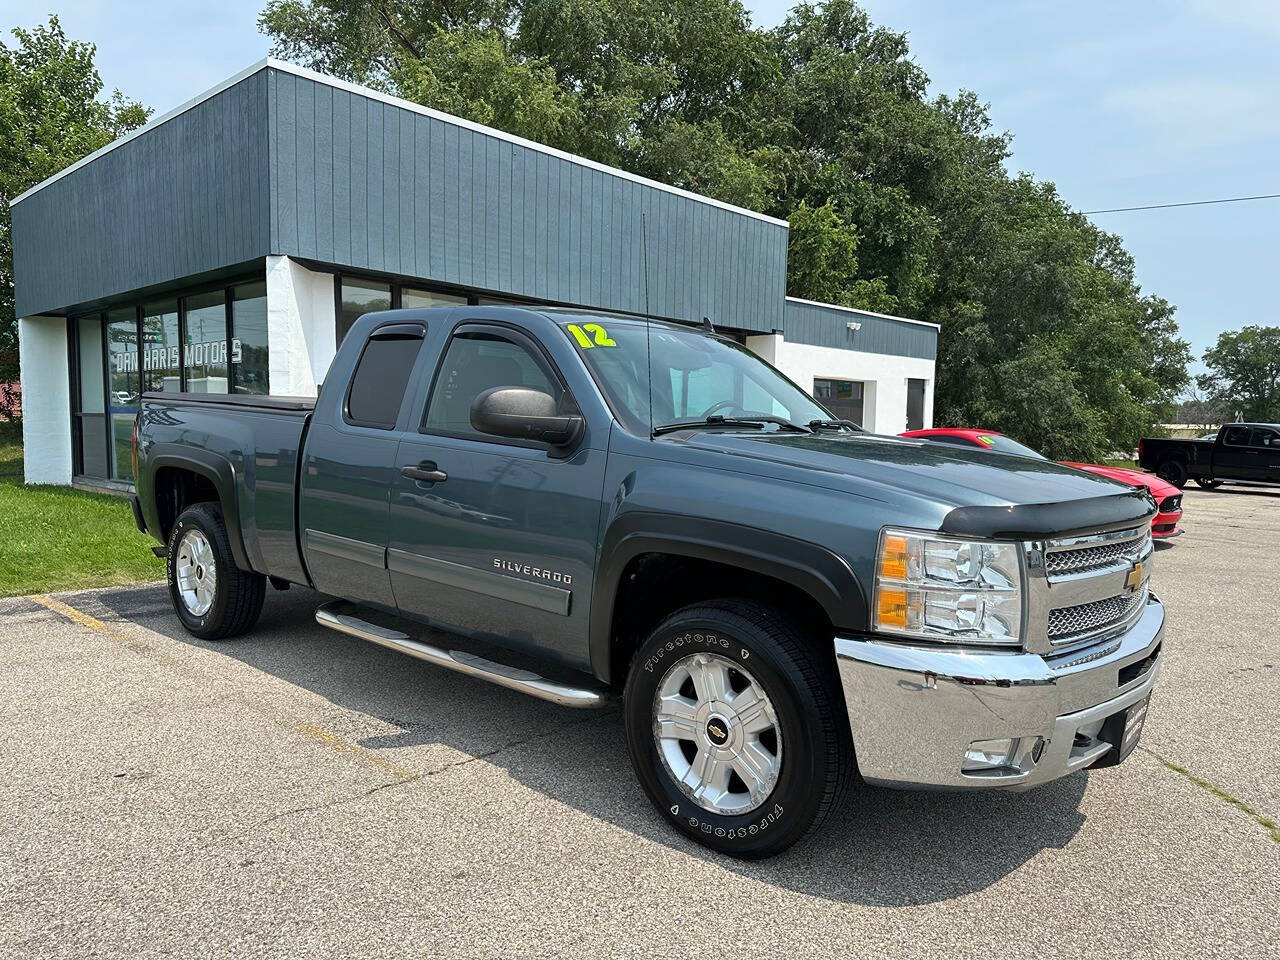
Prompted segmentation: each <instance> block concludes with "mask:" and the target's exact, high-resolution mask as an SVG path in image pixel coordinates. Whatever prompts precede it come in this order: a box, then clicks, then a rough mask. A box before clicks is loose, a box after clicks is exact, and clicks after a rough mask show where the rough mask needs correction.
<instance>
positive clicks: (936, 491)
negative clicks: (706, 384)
mask: <svg viewBox="0 0 1280 960" xmlns="http://www.w3.org/2000/svg"><path fill="white" fill-rule="evenodd" d="M685 442H687V443H689V444H690V445H691V446H697V447H701V448H704V449H715V450H718V451H720V452H722V453H726V454H730V455H733V456H740V457H743V458H748V459H750V460H751V461H753V462H755V463H756V464H761V463H762V462H763V463H773V464H777V465H786V466H791V467H799V468H802V469H803V470H805V471H806V472H807V473H809V474H810V476H809V477H807V478H806V481H807V482H810V483H814V484H818V485H821V486H828V487H832V488H835V489H841V490H847V491H849V492H850V493H857V494H860V495H863V496H868V497H871V498H877V499H884V498H885V497H886V496H887V495H889V494H891V493H892V492H896V493H898V494H907V495H913V496H915V497H917V498H919V499H922V500H928V501H930V502H932V503H936V504H941V505H943V506H949V507H951V508H952V509H951V510H950V512H949V513H948V514H947V516H946V520H945V521H944V523H943V525H942V529H943V530H944V531H946V532H951V533H956V534H965V535H974V536H991V537H1001V538H1017V539H1028V538H1035V537H1045V536H1061V535H1065V534H1069V533H1075V532H1080V531H1084V530H1097V529H1100V528H1105V527H1110V526H1120V525H1123V524H1132V523H1134V522H1136V521H1139V520H1145V519H1147V518H1149V517H1150V516H1151V515H1153V514H1154V512H1155V505H1154V504H1153V503H1152V502H1151V501H1150V499H1149V498H1148V496H1147V495H1146V493H1145V491H1143V490H1142V489H1137V488H1132V487H1121V486H1119V485H1118V484H1117V483H1116V482H1115V481H1112V480H1109V479H1106V478H1103V477H1098V476H1094V475H1093V474H1089V473H1085V472H1084V471H1081V470H1073V469H1071V468H1070V467H1064V466H1062V465H1061V464H1057V463H1054V462H1053V461H1051V460H1035V459H1031V458H1029V457H1016V456H1011V455H1007V454H1001V453H995V452H992V451H989V450H977V449H974V450H968V449H965V448H964V447H958V446H957V447H953V446H945V445H943V444H937V443H928V442H922V441H919V440H910V439H903V438H900V437H888V436H879V435H875V434H857V435H852V436H849V435H836V434H791V433H772V432H771V433H768V434H765V433H759V434H738V433H716V432H713V431H702V432H697V433H693V434H690V435H689V436H688V439H687V440H686V441H685Z"/></svg>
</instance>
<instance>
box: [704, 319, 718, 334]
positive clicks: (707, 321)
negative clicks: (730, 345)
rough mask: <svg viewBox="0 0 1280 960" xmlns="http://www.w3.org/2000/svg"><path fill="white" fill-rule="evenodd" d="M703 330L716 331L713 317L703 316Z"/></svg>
mask: <svg viewBox="0 0 1280 960" xmlns="http://www.w3.org/2000/svg"><path fill="white" fill-rule="evenodd" d="M702 332H703V333H715V332H716V327H715V324H713V323H712V322H711V318H710V317H703V318H702Z"/></svg>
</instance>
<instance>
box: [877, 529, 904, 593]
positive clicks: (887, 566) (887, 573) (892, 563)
mask: <svg viewBox="0 0 1280 960" xmlns="http://www.w3.org/2000/svg"><path fill="white" fill-rule="evenodd" d="M880 576H882V577H884V578H885V579H886V580H905V579H907V538H906V537H895V536H885V538H884V546H883V547H881V548H880ZM904 596H905V595H904Z"/></svg>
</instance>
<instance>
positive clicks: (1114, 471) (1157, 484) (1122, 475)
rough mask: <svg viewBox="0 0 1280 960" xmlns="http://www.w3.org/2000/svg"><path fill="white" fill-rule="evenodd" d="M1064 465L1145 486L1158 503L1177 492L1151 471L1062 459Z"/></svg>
mask: <svg viewBox="0 0 1280 960" xmlns="http://www.w3.org/2000/svg"><path fill="white" fill-rule="evenodd" d="M1062 465H1063V466H1064V467H1075V468H1076V469H1077V470H1087V471H1089V473H1096V474H1097V475H1098V476H1100V477H1107V478H1109V479H1111V480H1119V481H1120V482H1121V483H1127V484H1128V485H1129V486H1131V487H1146V488H1147V489H1148V490H1150V491H1151V495H1152V496H1153V497H1155V498H1156V502H1157V503H1159V502H1160V501H1161V500H1163V499H1164V498H1165V497H1172V496H1173V495H1174V494H1176V493H1178V492H1179V491H1178V488H1177V487H1175V486H1174V485H1173V484H1172V483H1166V482H1165V481H1163V480H1161V479H1160V478H1159V477H1157V476H1156V475H1155V474H1153V473H1143V472H1142V471H1141V470H1126V469H1125V468H1124V467H1103V466H1099V465H1098V464H1096V463H1069V462H1067V461H1065V460H1064V461H1062Z"/></svg>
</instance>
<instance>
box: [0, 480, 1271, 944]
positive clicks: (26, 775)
mask: <svg viewBox="0 0 1280 960" xmlns="http://www.w3.org/2000/svg"><path fill="white" fill-rule="evenodd" d="M1185 526H1186V529H1187V535H1186V536H1185V537H1183V538H1182V539H1181V540H1179V541H1177V542H1176V543H1174V544H1173V545H1172V546H1169V547H1166V548H1161V549H1160V551H1159V553H1158V555H1157V558H1156V571H1155V581H1154V583H1155V585H1156V588H1157V590H1158V592H1159V593H1160V594H1161V596H1162V597H1163V598H1164V600H1165V601H1166V602H1167V604H1168V608H1169V629H1168V642H1167V646H1166V650H1167V653H1166V656H1165V664H1164V674H1163V677H1162V679H1161V683H1160V686H1159V688H1158V689H1157V693H1156V697H1155V699H1154V700H1153V702H1152V708H1151V715H1150V719H1149V721H1148V724H1147V728H1146V732H1145V735H1144V738H1143V743H1142V747H1141V749H1140V750H1139V752H1137V753H1136V754H1135V755H1134V756H1133V757H1132V758H1131V760H1130V761H1129V762H1128V763H1126V764H1124V765H1123V766H1121V767H1119V768H1115V769H1111V770H1106V771H1099V772H1097V773H1094V774H1086V775H1080V776H1076V777H1073V778H1069V779H1067V780H1064V781H1059V782H1058V783H1055V784H1050V785H1048V786H1045V787H1042V788H1040V789H1038V790H1035V791H1032V792H1029V793H1025V794H1018V795H1007V796H1006V795H1001V796H991V795H980V796H975V795H945V794H908V793H893V792H888V791H881V790H872V789H869V788H863V789H861V790H859V791H858V792H857V794H856V795H855V796H854V797H853V798H852V800H851V802H850V804H849V806H848V807H847V808H846V810H845V811H844V813H843V817H842V820H841V822H840V823H839V824H837V825H835V826H834V827H833V828H831V829H828V830H827V831H826V832H825V833H823V834H821V835H820V836H819V837H817V838H816V839H815V840H812V841H810V842H808V843H807V844H805V845H803V846H800V847H797V848H795V849H793V850H792V851H790V852H789V853H788V854H786V855H784V856H782V857H779V858H777V859H774V860H770V861H766V862H763V863H755V864H748V863H740V862H736V861H732V860H727V859H724V858H721V857H718V856H716V855H713V854H711V853H709V852H707V851H704V850H702V849H700V848H698V847H695V846H693V845H691V844H689V843H686V842H685V841H683V840H682V839H680V838H679V837H677V836H676V835H675V834H674V833H672V832H671V831H669V830H668V829H667V828H666V827H665V825H664V824H663V823H662V822H661V821H660V820H659V819H658V817H657V815H656V814H655V813H654V812H653V811H652V810H651V808H650V807H649V805H648V802H647V801H646V800H645V799H644V797H643V796H642V794H641V792H640V789H639V787H638V786H637V784H636V783H635V781H634V779H633V776H632V772H631V769H630V765H629V762H628V760H627V756H626V751H625V746H624V740H623V733H622V726H621V721H620V718H619V716H618V714H617V713H616V711H614V712H608V713H604V714H590V715H584V714H580V713H575V712H572V711H569V710H563V709H559V708H556V707H553V706H551V705H549V704H544V703H541V702H538V701H534V700H531V699H527V698H525V697H522V696H520V695H519V694H516V693H512V692H508V691H505V690H502V689H499V688H496V687H492V686H489V685H486V684H483V683H481V682H478V681H473V680H471V679H468V678H465V677H460V676H457V675H454V674H451V673H447V672H444V671H442V670H439V669H435V668H432V667H429V666H426V665H425V664H421V663H419V662H417V661H414V660H411V659H409V658H406V657H403V656H400V655H398V654H395V653H392V652H389V651H386V650H383V649H381V648H378V647H375V646H372V645H367V644H364V643H362V642H360V641H358V640H355V639H352V638H348V637H345V636H342V635H339V634H336V633H331V632H328V631H325V630H322V629H320V628H319V627H317V626H316V625H315V624H314V622H313V621H312V619H311V614H312V612H313V609H314V607H315V606H316V604H317V602H318V599H317V597H316V595H314V594H309V593H307V592H306V591H301V590H296V589H295V590H293V591H290V592H288V593H283V594H280V593H272V594H270V595H269V597H268V601H267V607H266V611H265V613H264V615H263V619H262V622H261V624H260V626H259V627H258V629H257V631H256V632H255V633H253V634H252V635H250V636H248V637H246V638H244V639H241V640H238V641H232V642H226V643H219V644H211V643H202V642H197V641H194V640H192V639H191V638H190V637H188V636H187V635H185V634H184V633H183V632H182V630H181V629H180V628H179V626H178V623H177V620H176V619H175V618H174V616H173V614H172V613H171V611H170V608H169V603H168V597H167V593H166V592H165V590H164V589H163V587H161V586H157V585H152V586H143V587H134V588H115V589H110V590H104V591H94V592H86V593H79V594H66V595H59V596H56V597H52V598H18V599H11V600H5V601H0V735H2V740H0V955H3V956H6V957H8V956H14V957H17V956H32V957H35V956H76V957H84V956H128V957H153V956H200V957H204V956H208V957H214V956H216V957H232V956H262V955H270V956H281V957H318V956H358V957H362V958H363V957H383V956H457V957H489V956H520V955H558V956H563V955H584V956H596V955H599V956H618V955H625V956H655V957H683V956H692V955H698V956H716V955H725V956H761V957H773V956H795V955H810V954H812V955H831V956H881V955H888V956H901V957H935V958H944V957H945V958H951V957H968V956H974V957H978V956H983V957H985V956H1028V957H1038V958H1043V957H1047V956H1054V957H1075V956H1108V957H1120V956H1125V957H1127V956H1142V957H1188V956H1203V957H1241V956H1252V957H1261V956H1280V827H1277V826H1276V824H1275V822H1274V821H1280V630H1278V629H1277V623H1276V616H1275V611H1276V598H1277V594H1278V593H1280V564H1278V563H1277V560H1276V553H1275V545H1276V544H1277V543H1280V492H1271V491H1262V490H1247V489H1245V488H1240V487H1236V488H1233V487H1227V488H1223V489H1222V490H1219V491H1215V492H1211V493H1208V492H1203V491H1200V490H1197V489H1188V491H1187V493H1186V522H1185Z"/></svg>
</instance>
